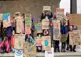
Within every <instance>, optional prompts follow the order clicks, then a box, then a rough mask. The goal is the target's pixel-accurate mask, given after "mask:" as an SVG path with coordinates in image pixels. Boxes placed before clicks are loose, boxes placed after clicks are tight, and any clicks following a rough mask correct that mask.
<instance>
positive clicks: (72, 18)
mask: <svg viewBox="0 0 81 57" xmlns="http://www.w3.org/2000/svg"><path fill="white" fill-rule="evenodd" d="M68 18H69V22H70V24H71V25H75V26H81V14H69V15H68Z"/></svg>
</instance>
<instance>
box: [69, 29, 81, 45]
mask: <svg viewBox="0 0 81 57" xmlns="http://www.w3.org/2000/svg"><path fill="white" fill-rule="evenodd" d="M69 43H70V44H71V45H80V44H81V31H80V30H74V31H72V32H69Z"/></svg>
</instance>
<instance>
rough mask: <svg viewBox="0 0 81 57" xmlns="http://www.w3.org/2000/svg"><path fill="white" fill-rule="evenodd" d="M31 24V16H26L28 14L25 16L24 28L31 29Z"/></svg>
mask: <svg viewBox="0 0 81 57" xmlns="http://www.w3.org/2000/svg"><path fill="white" fill-rule="evenodd" d="M31 24H32V21H31V16H30V15H28V14H26V17H25V26H26V27H30V28H31Z"/></svg>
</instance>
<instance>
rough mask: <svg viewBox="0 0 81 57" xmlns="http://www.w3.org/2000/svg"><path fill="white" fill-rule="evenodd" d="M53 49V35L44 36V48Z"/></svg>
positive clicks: (46, 49)
mask: <svg viewBox="0 0 81 57" xmlns="http://www.w3.org/2000/svg"><path fill="white" fill-rule="evenodd" d="M50 49H51V37H50V36H42V50H45V51H48V50H50Z"/></svg>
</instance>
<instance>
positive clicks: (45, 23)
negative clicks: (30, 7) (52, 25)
mask: <svg viewBox="0 0 81 57" xmlns="http://www.w3.org/2000/svg"><path fill="white" fill-rule="evenodd" d="M42 29H49V19H48V18H45V19H43V20H42Z"/></svg>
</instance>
